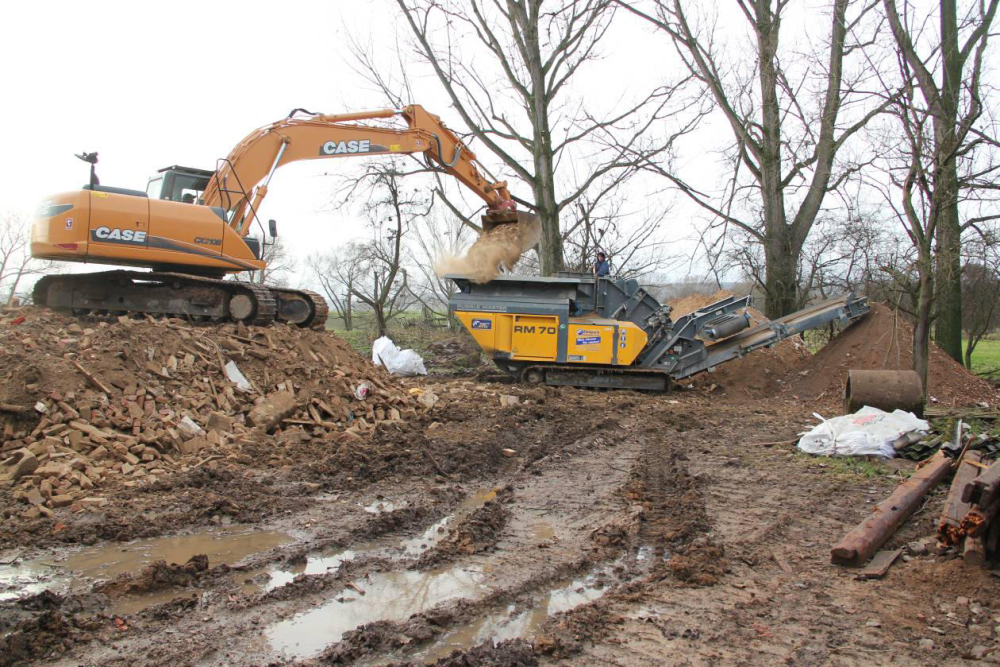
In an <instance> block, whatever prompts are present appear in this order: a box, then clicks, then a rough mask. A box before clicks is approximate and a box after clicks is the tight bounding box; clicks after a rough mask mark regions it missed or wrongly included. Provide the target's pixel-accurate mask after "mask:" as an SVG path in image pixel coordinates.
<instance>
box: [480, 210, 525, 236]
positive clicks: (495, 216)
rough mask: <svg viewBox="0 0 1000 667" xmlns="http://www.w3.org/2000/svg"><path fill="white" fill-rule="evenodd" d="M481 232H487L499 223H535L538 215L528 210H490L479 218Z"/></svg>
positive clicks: (499, 224)
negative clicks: (481, 227) (481, 225)
mask: <svg viewBox="0 0 1000 667" xmlns="http://www.w3.org/2000/svg"><path fill="white" fill-rule="evenodd" d="M481 222H482V224H483V234H489V233H490V232H492V231H493V230H494V229H496V228H497V227H499V226H501V225H520V224H522V223H528V224H537V223H538V216H537V215H535V214H534V213H530V212H528V211H491V212H489V213H487V214H486V215H484V216H483V217H482V220H481Z"/></svg>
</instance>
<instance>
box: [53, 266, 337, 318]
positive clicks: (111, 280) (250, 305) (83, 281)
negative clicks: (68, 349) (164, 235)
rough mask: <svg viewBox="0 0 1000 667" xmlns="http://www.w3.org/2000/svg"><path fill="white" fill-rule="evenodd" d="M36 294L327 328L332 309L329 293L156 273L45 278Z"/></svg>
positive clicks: (84, 309) (59, 302)
mask: <svg viewBox="0 0 1000 667" xmlns="http://www.w3.org/2000/svg"><path fill="white" fill-rule="evenodd" d="M33 296H34V300H35V303H36V304H37V305H39V306H46V307H48V308H51V309H53V310H62V311H70V312H73V313H74V314H78V315H86V314H90V313H95V314H113V315H124V314H126V313H148V314H150V315H167V316H172V317H183V318H190V319H195V320H200V321H213V322H222V321H227V320H228V321H236V322H244V323H246V324H254V325H257V326H267V325H269V324H271V323H272V322H274V321H275V320H277V321H279V322H287V323H289V324H295V325H297V326H299V327H312V328H319V329H321V328H323V327H324V326H325V325H326V316H327V311H328V306H327V303H326V301H325V300H324V299H323V297H321V296H320V295H319V294H316V293H315V292H310V291H308V290H293V289H285V288H271V287H266V286H264V285H260V284H257V283H251V282H245V281H237V280H220V279H217V278H206V277H201V276H192V275H188V274H183V273H168V272H156V271H154V272H140V271H105V272H102V273H82V274H67V275H58V276H45V277H44V278H42V279H41V280H39V281H38V282H37V283H36V284H35V289H34V293H33Z"/></svg>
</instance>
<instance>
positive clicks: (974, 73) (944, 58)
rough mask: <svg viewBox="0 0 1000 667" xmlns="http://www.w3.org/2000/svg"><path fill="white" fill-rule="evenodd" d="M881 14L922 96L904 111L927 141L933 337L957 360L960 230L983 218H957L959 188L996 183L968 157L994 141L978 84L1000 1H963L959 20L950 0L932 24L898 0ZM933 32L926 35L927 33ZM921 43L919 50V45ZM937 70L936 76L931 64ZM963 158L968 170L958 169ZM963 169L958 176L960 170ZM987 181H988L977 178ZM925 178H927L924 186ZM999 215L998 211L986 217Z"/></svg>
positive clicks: (924, 168) (921, 170) (920, 174)
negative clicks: (920, 119)
mask: <svg viewBox="0 0 1000 667" xmlns="http://www.w3.org/2000/svg"><path fill="white" fill-rule="evenodd" d="M883 5H884V8H885V14H886V17H887V19H888V21H889V25H890V27H891V28H892V35H893V38H894V39H895V42H896V46H897V48H898V49H899V53H900V60H901V65H902V69H903V70H904V78H905V80H907V81H909V80H914V81H915V82H916V87H917V89H918V90H919V91H920V99H918V98H917V97H916V96H913V95H911V96H910V97H909V98H908V101H909V104H910V105H911V106H912V107H913V109H912V111H910V112H909V113H910V115H920V116H927V117H928V118H929V119H930V121H929V123H930V126H931V127H930V128H928V131H929V134H930V141H929V142H928V144H927V145H926V146H922V147H921V152H920V154H919V156H920V158H921V162H922V163H921V164H920V165H919V167H918V170H917V173H915V174H914V176H913V178H914V179H919V180H920V181H922V183H921V184H920V185H919V187H920V188H921V189H922V190H925V191H926V192H927V196H929V197H930V201H929V202H928V205H929V206H932V207H933V209H934V211H933V216H934V218H935V219H936V223H937V224H936V225H935V230H934V233H935V235H936V241H937V258H936V261H935V266H936V281H937V283H938V284H937V292H938V297H939V301H940V303H939V304H938V317H937V324H936V326H935V339H936V341H937V343H938V345H940V346H941V347H942V348H943V349H944V350H945V352H947V353H948V354H949V355H951V356H952V357H953V358H954V359H955V360H956V361H959V362H961V361H962V231H963V227H964V228H968V227H969V226H972V225H974V224H976V222H981V221H982V220H976V219H975V218H973V219H967V220H966V221H965V222H964V223H963V222H962V221H961V219H960V215H959V203H960V200H961V198H962V190H963V189H965V188H973V187H976V185H977V183H976V182H977V181H979V182H980V183H979V186H980V187H982V186H987V187H993V188H996V184H995V179H996V173H997V172H996V169H997V165H992V166H991V168H989V169H988V171H986V173H982V172H979V171H977V169H976V168H975V167H972V168H969V167H970V166H971V164H973V163H974V160H973V156H972V155H971V154H972V153H973V152H974V151H975V149H976V146H977V145H979V144H984V145H986V146H989V145H990V142H992V144H993V146H997V145H998V144H997V143H996V141H997V139H996V137H992V138H990V137H987V136H985V135H984V134H983V133H982V131H981V129H980V128H977V121H979V120H980V118H981V116H982V114H983V100H982V96H981V90H980V88H981V82H982V73H983V64H984V59H983V57H984V54H985V52H986V45H987V41H988V38H989V34H990V25H991V24H992V22H993V19H994V17H995V16H996V12H997V7H998V5H1000V0H989V2H987V1H986V0H977V1H976V2H969V3H968V8H967V10H966V11H965V12H964V13H963V16H962V19H961V21H960V20H959V17H958V8H957V2H956V0H941V1H940V2H939V3H938V11H939V15H938V26H937V30H936V34H935V30H934V29H933V28H931V27H928V26H933V22H932V21H931V18H930V17H929V16H928V17H918V16H916V12H915V10H914V8H913V6H912V5H910V3H909V2H904V4H903V7H902V11H900V9H899V8H898V7H897V3H896V1H895V0H883ZM929 35H931V36H929ZM921 47H923V48H921ZM937 68H940V74H939V75H937V76H936V75H935V71H934V70H935V69H937ZM963 163H964V166H965V167H966V168H965V169H963ZM963 171H964V174H963V173H961V172H963ZM984 180H985V181H989V180H992V181H993V182H992V185H990V184H989V183H988V182H982V181H984ZM923 182H926V183H923ZM987 217H990V218H996V217H1000V216H997V215H992V216H987Z"/></svg>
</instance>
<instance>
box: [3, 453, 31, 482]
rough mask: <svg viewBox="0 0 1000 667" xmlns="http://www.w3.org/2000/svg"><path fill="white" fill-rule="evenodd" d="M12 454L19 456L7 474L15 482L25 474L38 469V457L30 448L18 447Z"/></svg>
mask: <svg viewBox="0 0 1000 667" xmlns="http://www.w3.org/2000/svg"><path fill="white" fill-rule="evenodd" d="M14 456H17V457H19V458H18V460H17V461H15V463H14V465H13V466H12V467H11V468H10V471H9V474H10V478H11V479H13V480H14V481H15V482H16V481H17V480H19V479H21V478H22V477H24V476H25V475H30V474H31V473H33V472H35V470H37V469H38V457H37V456H35V455H34V454H32V453H31V450H29V449H24V448H21V449H18V450H16V451H15V452H14Z"/></svg>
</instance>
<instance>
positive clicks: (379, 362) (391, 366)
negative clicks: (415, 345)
mask: <svg viewBox="0 0 1000 667" xmlns="http://www.w3.org/2000/svg"><path fill="white" fill-rule="evenodd" d="M372 361H373V362H374V363H375V365H376V366H383V365H384V366H385V369H386V370H387V371H389V372H390V373H392V374H393V375H427V369H426V368H424V360H423V358H422V357H421V356H420V355H419V354H417V353H416V352H414V351H413V350H401V349H399V348H398V347H396V344H395V343H393V342H392V340H391V339H390V338H389V337H388V336H382V337H381V338H379V339H378V340H377V341H375V342H374V343H372Z"/></svg>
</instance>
